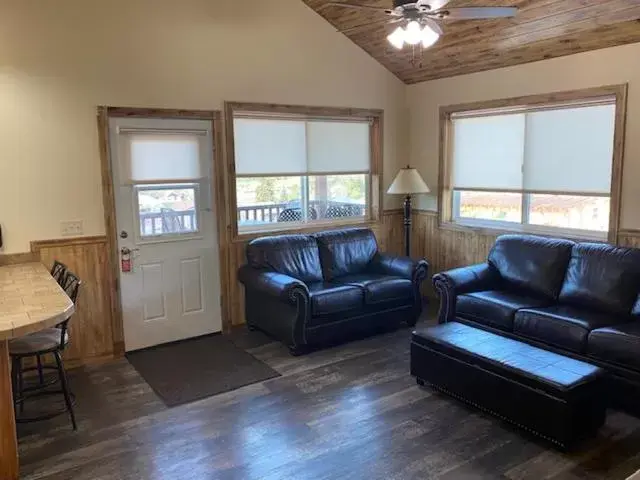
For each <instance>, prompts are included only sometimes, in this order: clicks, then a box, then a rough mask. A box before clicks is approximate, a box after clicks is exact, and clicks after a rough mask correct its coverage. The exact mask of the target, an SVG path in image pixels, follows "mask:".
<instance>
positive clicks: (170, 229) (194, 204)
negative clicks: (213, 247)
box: [118, 121, 209, 242]
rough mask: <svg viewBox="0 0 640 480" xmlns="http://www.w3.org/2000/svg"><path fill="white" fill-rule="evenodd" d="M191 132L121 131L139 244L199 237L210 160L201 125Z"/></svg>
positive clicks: (125, 175) (126, 182) (124, 169)
mask: <svg viewBox="0 0 640 480" xmlns="http://www.w3.org/2000/svg"><path fill="white" fill-rule="evenodd" d="M162 125H164V124H162ZM190 125H191V124H190ZM193 126H194V127H196V128H195V129H194V130H193V131H191V130H189V131H182V130H178V129H170V128H157V129H149V128H148V129H143V128H139V129H138V128H129V129H126V128H120V129H119V133H120V134H121V135H122V142H120V143H119V145H120V148H121V149H122V152H121V154H120V155H119V156H118V158H119V159H120V162H121V164H120V168H119V171H120V175H121V182H122V184H123V186H126V188H128V189H129V188H130V189H131V192H132V194H133V210H134V217H135V218H134V221H135V222H136V224H137V228H136V230H137V238H138V240H140V241H143V242H144V241H158V240H171V239H180V238H185V237H193V236H195V235H197V234H198V233H199V228H200V218H199V212H200V204H201V203H202V198H201V188H200V187H201V184H202V182H207V181H208V180H207V179H208V173H207V167H206V164H205V162H203V159H204V158H207V157H206V151H207V148H208V147H207V146H208V145H209V136H208V131H207V130H206V128H207V127H206V125H205V124H203V123H202V122H199V121H194V123H193ZM200 128H202V130H200ZM205 190H206V189H205Z"/></svg>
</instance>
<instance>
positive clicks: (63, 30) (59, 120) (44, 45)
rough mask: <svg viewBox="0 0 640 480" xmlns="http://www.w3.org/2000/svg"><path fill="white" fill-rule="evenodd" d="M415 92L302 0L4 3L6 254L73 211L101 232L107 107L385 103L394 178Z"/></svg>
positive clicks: (0, 177) (1, 137)
mask: <svg viewBox="0 0 640 480" xmlns="http://www.w3.org/2000/svg"><path fill="white" fill-rule="evenodd" d="M405 91H406V87H405V86H404V85H403V84H402V83H401V82H400V81H399V80H398V79H397V78H396V77H394V76H393V75H392V74H391V73H390V72H388V71H387V70H386V69H384V68H383V67H382V66H381V65H379V64H378V63H377V62H376V61H375V60H373V59H372V58H370V57H369V56H368V55H367V54H366V53H365V52H363V51H362V50H360V49H359V47H357V46H356V45H354V44H353V43H352V42H350V41H349V40H348V39H347V38H346V37H344V36H343V35H341V34H339V33H336V32H335V30H334V29H333V27H332V26H331V25H329V24H328V23H327V22H326V21H325V20H323V19H322V18H321V17H320V16H319V15H317V14H316V13H314V12H313V11H312V10H310V9H308V8H307V7H306V6H305V5H304V4H303V2H302V1H301V0H246V1H242V2H241V1H222V0H108V1H99V0H56V1H49V0H0V223H1V224H2V227H3V234H4V241H5V247H4V249H3V250H2V252H4V253H12V252H20V251H27V250H28V249H29V241H31V240H37V239H48V238H57V237H60V222H61V221H65V220H82V221H83V224H84V234H85V235H99V234H102V233H104V221H103V211H102V193H101V185H100V163H99V156H98V137H97V128H96V120H95V112H96V106H97V105H113V106H139V107H167V108H184V109H191V108H193V109H221V108H222V104H223V101H224V100H232V101H256V102H271V103H290V104H302V105H320V106H351V107H362V108H383V109H384V110H385V124H384V131H385V138H384V177H385V178H384V183H385V185H388V184H389V183H390V182H391V181H392V179H393V176H394V175H395V173H396V170H397V168H398V167H399V166H400V165H402V164H404V163H405V162H406V155H407V153H408V148H407V137H408V134H407V132H406V128H405V127H406V125H405V124H406V121H407V120H408V116H407V114H406V109H405V101H404V95H405ZM385 205H386V206H387V207H388V208H389V207H394V206H397V203H396V199H394V198H391V197H387V198H385Z"/></svg>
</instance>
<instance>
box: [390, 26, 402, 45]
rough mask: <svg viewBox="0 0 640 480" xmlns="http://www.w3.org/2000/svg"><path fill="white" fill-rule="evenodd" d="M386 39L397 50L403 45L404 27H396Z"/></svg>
mask: <svg viewBox="0 0 640 480" xmlns="http://www.w3.org/2000/svg"><path fill="white" fill-rule="evenodd" d="M387 40H388V41H389V43H390V44H391V45H393V46H394V47H395V48H397V49H398V50H402V47H403V46H404V28H402V27H398V28H396V29H395V30H394V31H393V33H392V34H391V35H389V36H388V37H387Z"/></svg>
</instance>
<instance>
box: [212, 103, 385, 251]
mask: <svg viewBox="0 0 640 480" xmlns="http://www.w3.org/2000/svg"><path fill="white" fill-rule="evenodd" d="M243 112H244V113H247V114H250V113H253V114H255V113H258V114H264V115H265V117H266V118H270V117H271V118H278V116H280V117H287V118H291V117H299V118H301V119H336V120H338V119H343V120H349V119H353V120H369V121H371V128H370V136H371V138H370V139H371V142H370V145H371V168H370V171H369V172H368V175H369V179H370V181H369V182H368V183H369V185H368V189H369V191H368V198H369V205H368V206H367V210H368V214H367V216H366V218H365V219H364V220H362V219H359V220H353V221H349V220H346V221H344V222H339V221H338V222H326V223H324V222H314V223H308V224H295V225H290V226H281V227H278V228H270V229H265V230H254V231H248V232H239V230H238V222H237V220H236V216H237V214H236V212H237V208H238V201H237V196H236V178H237V176H236V164H235V146H234V130H233V119H234V116H235V115H236V114H238V113H240V114H241V113H243ZM224 117H225V140H226V141H225V143H226V158H227V162H226V167H227V174H226V176H225V178H226V179H227V202H226V205H227V212H226V217H227V221H228V229H229V231H230V237H231V241H232V242H240V241H246V240H248V239H252V238H256V237H258V236H262V235H269V234H273V233H279V232H283V233H307V232H314V231H318V230H322V229H326V228H329V227H347V226H349V227H351V226H373V225H378V224H379V223H380V222H381V215H382V198H383V191H382V188H383V181H382V165H383V153H382V152H383V128H384V112H383V110H379V109H365V108H342V107H317V106H304V105H279V104H270V103H246V102H225V104H224Z"/></svg>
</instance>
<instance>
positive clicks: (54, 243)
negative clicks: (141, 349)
mask: <svg viewBox="0 0 640 480" xmlns="http://www.w3.org/2000/svg"><path fill="white" fill-rule="evenodd" d="M31 250H32V252H33V254H34V255H36V256H37V257H38V258H39V259H40V261H41V262H42V263H43V264H44V265H45V266H47V267H48V268H50V267H51V265H52V264H53V261H54V260H58V261H60V262H62V263H64V264H65V265H66V266H67V267H68V268H69V269H70V270H71V271H72V272H73V273H75V274H76V275H77V276H78V277H80V279H81V280H82V287H81V289H80V293H79V295H78V304H77V306H76V313H75V314H74V315H73V317H72V319H71V322H69V336H70V339H71V340H70V343H69V347H68V348H67V349H66V350H65V353H64V356H65V360H66V361H67V362H68V364H69V365H78V364H88V363H92V362H96V361H101V360H104V359H109V358H112V357H113V356H114V353H116V352H115V351H114V335H113V328H112V326H113V319H112V309H111V306H112V303H113V298H112V297H113V295H115V294H116V293H115V291H114V290H113V288H112V286H113V285H114V282H113V278H112V273H111V268H110V265H109V255H108V249H107V239H106V237H105V236H96V237H80V238H72V239H58V240H44V241H36V242H32V243H31ZM116 346H117V344H116Z"/></svg>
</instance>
